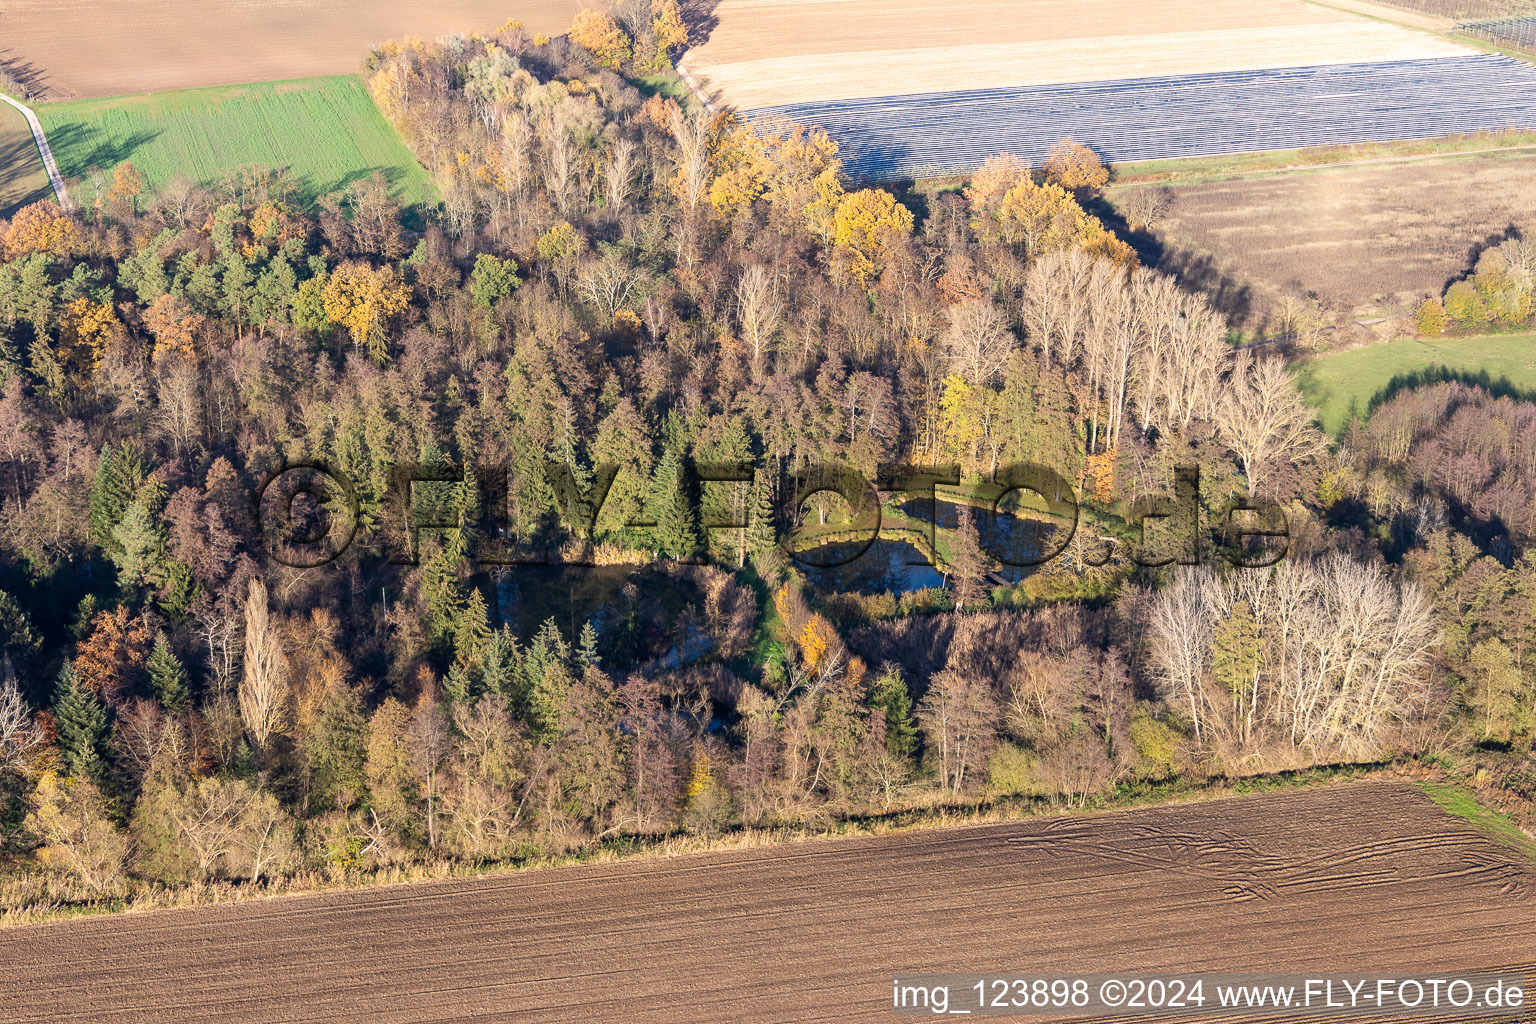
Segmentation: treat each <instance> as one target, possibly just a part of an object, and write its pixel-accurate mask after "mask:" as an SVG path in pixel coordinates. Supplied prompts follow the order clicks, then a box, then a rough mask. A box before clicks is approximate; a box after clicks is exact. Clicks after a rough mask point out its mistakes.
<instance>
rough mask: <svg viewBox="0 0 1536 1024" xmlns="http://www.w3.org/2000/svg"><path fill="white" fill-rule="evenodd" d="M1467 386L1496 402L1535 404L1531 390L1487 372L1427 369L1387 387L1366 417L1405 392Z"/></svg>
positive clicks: (1402, 376)
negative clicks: (1481, 391) (1478, 390)
mask: <svg viewBox="0 0 1536 1024" xmlns="http://www.w3.org/2000/svg"><path fill="white" fill-rule="evenodd" d="M1452 382H1455V383H1459V384H1468V385H1471V386H1473V387H1479V388H1482V389H1483V390H1484V391H1486V392H1488V394H1490V395H1492V396H1493V397H1494V398H1510V399H1513V400H1514V401H1517V402H1536V391H1533V390H1531V389H1530V388H1522V387H1520V386H1519V385H1518V384H1516V383H1515V382H1514V381H1512V380H1510V379H1509V378H1508V377H1507V376H1504V375H1502V374H1501V375H1500V376H1498V377H1495V376H1493V374H1491V373H1489V372H1488V371H1487V370H1478V371H1476V372H1475V373H1474V372H1473V371H1471V370H1453V369H1451V368H1450V367H1449V366H1445V365H1443V364H1442V365H1439V366H1426V367H1424V368H1423V369H1420V370H1413V371H1411V372H1409V373H1399V374H1398V375H1397V376H1395V377H1393V378H1392V379H1391V380H1389V381H1387V383H1386V386H1385V387H1383V388H1382V389H1381V390H1379V391H1377V392H1376V393H1375V394H1374V395H1372V396H1371V400H1370V401H1369V402H1368V403H1367V404H1366V412H1365V415H1366V416H1369V415H1370V414H1371V413H1373V412H1375V411H1376V410H1377V409H1379V408H1380V407H1381V406H1383V405H1385V404H1386V403H1387V402H1390V401H1391V400H1392V399H1393V398H1395V397H1396V396H1397V395H1399V394H1400V393H1402V392H1404V391H1416V390H1418V389H1419V388H1424V387H1429V386H1431V385H1433V384H1449V383H1452Z"/></svg>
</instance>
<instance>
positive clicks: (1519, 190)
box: [1108, 150, 1536, 327]
mask: <svg viewBox="0 0 1536 1024" xmlns="http://www.w3.org/2000/svg"><path fill="white" fill-rule="evenodd" d="M1533 182H1536V151H1533V150H1507V151H1503V152H1493V153H1479V154H1474V155H1467V156H1452V157H1446V158H1433V159H1408V160H1403V161H1395V162H1382V163H1373V164H1362V165H1355V166H1337V167H1319V168H1316V169H1308V170H1293V171H1288V172H1283V173H1278V174H1273V175H1261V174H1254V175H1245V176H1241V177H1234V178H1230V179H1227V180H1218V181H1210V182H1199V183H1194V184H1187V185H1186V184H1175V185H1173V186H1171V188H1172V192H1173V197H1174V198H1173V204H1172V206H1171V208H1170V210H1169V213H1168V214H1167V215H1166V216H1165V217H1164V218H1163V219H1162V220H1161V221H1159V222H1158V223H1157V225H1156V234H1157V236H1158V240H1159V241H1160V243H1161V244H1162V246H1163V248H1164V251H1165V253H1166V254H1167V255H1166V256H1165V257H1164V260H1163V265H1164V267H1165V269H1168V270H1170V271H1175V272H1178V273H1181V274H1183V275H1184V276H1185V278H1186V279H1187V280H1188V282H1189V283H1190V284H1192V285H1196V286H1199V287H1207V288H1210V289H1212V290H1213V291H1214V290H1217V289H1220V290H1223V291H1225V292H1226V293H1227V294H1229V295H1231V294H1241V295H1243V296H1244V297H1243V298H1242V300H1241V301H1239V302H1237V303H1236V305H1237V306H1239V307H1244V308H1234V309H1232V310H1231V312H1234V313H1236V314H1238V315H1239V316H1240V317H1242V318H1245V319H1247V320H1248V321H1249V323H1250V325H1251V326H1255V327H1257V326H1260V325H1261V322H1262V320H1263V319H1264V316H1265V315H1266V314H1267V312H1268V311H1269V310H1270V309H1271V308H1272V307H1273V306H1274V304H1275V302H1276V301H1277V300H1278V299H1279V298H1280V297H1281V296H1282V295H1284V294H1286V293H1292V294H1298V295H1304V294H1306V293H1309V292H1312V293H1316V294H1317V295H1318V297H1320V298H1321V299H1322V300H1323V301H1324V302H1325V303H1327V304H1328V305H1329V306H1330V307H1332V308H1333V309H1335V310H1336V311H1338V312H1341V313H1345V314H1350V313H1353V314H1357V315H1367V314H1371V313H1375V312H1377V311H1383V312H1387V313H1395V312H1402V313H1406V312H1411V310H1412V309H1413V307H1414V306H1415V305H1416V304H1417V302H1418V301H1421V300H1422V299H1424V298H1425V297H1427V296H1429V295H1438V294H1439V293H1440V292H1441V291H1443V290H1444V288H1445V287H1446V284H1447V283H1448V282H1449V281H1451V280H1453V279H1454V278H1456V277H1457V276H1459V275H1460V274H1462V273H1464V272H1465V271H1467V270H1468V269H1470V268H1471V266H1472V263H1473V261H1474V260H1475V253H1476V252H1477V251H1478V250H1480V248H1481V247H1482V246H1483V245H1485V244H1486V243H1488V242H1490V241H1494V240H1497V239H1499V238H1502V237H1503V236H1504V235H1505V233H1506V232H1508V231H1510V230H1511V229H1512V228H1513V229H1515V230H1522V229H1523V230H1525V231H1529V230H1531V229H1532V227H1533V226H1536V225H1533V224H1532V220H1531V218H1532V215H1533V211H1532V208H1531V204H1530V200H1529V198H1528V197H1529V195H1530V191H1531V187H1532V184H1533ZM1144 187H1149V186H1144V185H1136V186H1131V187H1127V188H1124V189H1111V190H1110V191H1109V193H1108V198H1109V200H1110V203H1111V204H1112V205H1115V206H1116V207H1117V208H1119V207H1121V206H1123V205H1124V204H1125V202H1126V200H1127V198H1128V197H1129V195H1130V193H1131V189H1132V188H1144ZM1151 187H1156V186H1151ZM1245 314H1246V315H1245Z"/></svg>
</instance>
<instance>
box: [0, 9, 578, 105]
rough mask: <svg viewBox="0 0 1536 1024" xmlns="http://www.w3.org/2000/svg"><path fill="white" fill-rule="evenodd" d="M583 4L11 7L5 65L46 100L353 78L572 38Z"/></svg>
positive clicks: (1, 46) (2, 52) (6, 14)
mask: <svg viewBox="0 0 1536 1024" xmlns="http://www.w3.org/2000/svg"><path fill="white" fill-rule="evenodd" d="M575 13H576V4H575V2H574V0H506V2H496V0H432V2H431V3H420V2H414V0H218V2H215V0H3V2H0V65H3V66H5V67H8V68H9V69H10V70H11V71H12V72H14V73H16V74H18V75H20V76H21V77H22V78H25V79H28V80H29V81H30V84H31V86H32V89H33V91H34V92H41V93H43V95H44V97H45V98H47V99H74V98H80V97H92V96H117V95H121V94H123V93H136V92H154V91H157V90H160V89H192V88H196V87H199V86H205V85H228V84H231V83H240V82H258V81H272V80H276V79H283V78H307V77H309V76H312V75H345V74H351V73H352V72H354V71H356V70H357V69H358V67H359V65H360V64H361V63H362V60H363V57H364V56H365V55H366V53H367V51H368V47H369V46H370V45H372V44H375V43H382V42H384V41H385V40H388V39H399V38H402V37H403V36H405V35H408V34H409V35H414V36H420V37H421V38H423V39H434V38H436V37H438V36H442V35H448V34H450V33H453V32H471V31H481V32H488V31H490V30H492V29H495V28H496V27H497V26H499V25H500V24H501V23H502V22H504V21H506V20H507V19H508V18H516V19H517V20H519V21H521V22H522V23H523V24H524V25H525V26H526V27H527V29H528V31H530V32H543V33H546V34H549V35H554V34H558V33H561V32H564V31H565V30H566V29H567V28H569V27H570V24H571V18H572V17H573V16H574V15H575Z"/></svg>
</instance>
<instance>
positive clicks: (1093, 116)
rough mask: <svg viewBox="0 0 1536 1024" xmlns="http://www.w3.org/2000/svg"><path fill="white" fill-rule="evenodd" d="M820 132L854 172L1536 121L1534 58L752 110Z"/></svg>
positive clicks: (1170, 152) (1197, 152)
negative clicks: (1051, 153)
mask: <svg viewBox="0 0 1536 1024" xmlns="http://www.w3.org/2000/svg"><path fill="white" fill-rule="evenodd" d="M747 116H748V117H749V119H751V120H753V121H760V120H763V119H765V118H772V117H787V118H789V119H791V120H793V121H795V122H797V123H800V124H806V125H820V126H821V127H824V128H825V129H826V130H827V132H828V133H829V134H830V135H831V136H832V138H833V139H835V140H836V141H837V143H838V144H839V146H840V148H841V150H842V154H843V159H844V165H845V167H846V168H847V170H848V171H849V173H850V174H851V175H852V176H854V177H856V178H861V179H864V180H870V181H879V180H890V179H895V178H903V177H912V176H918V175H932V174H944V173H959V172H964V171H969V170H972V169H974V168H976V167H977V166H979V165H980V164H981V162H982V161H983V160H985V159H986V158H987V157H988V156H991V155H992V154H994V153H1013V154H1016V155H1018V156H1020V157H1023V158H1025V159H1027V160H1031V161H1033V162H1035V163H1037V164H1038V163H1039V162H1040V161H1041V160H1042V159H1043V158H1044V156H1045V154H1046V153H1047V151H1048V150H1049V149H1050V148H1051V146H1052V145H1054V144H1055V143H1056V142H1058V141H1059V140H1060V139H1062V138H1063V137H1066V136H1070V137H1072V138H1073V139H1076V140H1077V141H1078V142H1081V143H1084V144H1085V145H1088V146H1089V147H1091V148H1092V149H1094V150H1095V151H1097V152H1098V153H1099V154H1100V155H1101V156H1102V157H1103V158H1104V159H1106V160H1108V161H1112V162H1123V161H1129V160H1154V159H1166V158H1171V157H1187V156H1216V155H1221V154H1230V153H1243V152H1254V151H1259V150H1269V149H1297V148H1303V147H1309V146H1327V145H1342V144H1348V143H1357V142H1380V141H1388V140H1393V139H1417V138H1434V137H1439V136H1444V135H1454V134H1462V133H1471V132H1478V131H1499V130H1503V129H1508V128H1536V67H1533V66H1532V65H1529V64H1526V63H1524V62H1521V61H1517V60H1514V59H1511V58H1508V57H1501V56H1496V55H1483V54H1479V55H1470V56H1465V57H1436V58H1431V59H1420V60H1398V61H1382V62H1373V63H1361V64H1332V65H1326V66H1316V67H1295V68H1279V69H1269V70H1261V71H1236V72H1222V73H1214V74H1195V75H1177V76H1172V77H1163V78H1135V79H1123V80H1119V81H1104V82H1078V83H1071V84H1063V85H1031V86H1022V87H1010V88H993V89H976V90H968V91H957V92H941V93H918V94H911V95H902V96H882V97H874V98H867V99H852V100H837V101H829V102H814V103H796V104H789V105H784V106H776V107H762V108H758V109H756V110H752V111H749V112H748V114H747Z"/></svg>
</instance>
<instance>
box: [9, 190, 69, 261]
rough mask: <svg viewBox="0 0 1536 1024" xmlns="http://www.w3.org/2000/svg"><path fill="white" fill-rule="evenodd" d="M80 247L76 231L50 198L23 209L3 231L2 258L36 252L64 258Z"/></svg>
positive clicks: (12, 257)
mask: <svg viewBox="0 0 1536 1024" xmlns="http://www.w3.org/2000/svg"><path fill="white" fill-rule="evenodd" d="M80 246H81V237H80V228H79V227H78V226H77V225H76V224H75V222H74V220H73V218H71V217H70V215H69V214H67V213H65V212H64V209H63V207H61V206H59V204H58V203H56V202H54V201H53V200H52V199H43V200H41V201H39V202H36V203H33V204H32V205H30V206H23V207H22V208H21V210H20V211H18V212H17V214H16V216H15V217H13V218H12V219H11V226H10V227H9V228H7V229H6V232H5V246H4V248H5V256H6V258H7V259H12V260H14V259H18V258H20V257H22V256H30V255H32V254H33V253H36V252H41V253H47V254H48V255H50V256H68V255H70V254H71V253H75V252H78V251H79V250H80Z"/></svg>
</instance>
